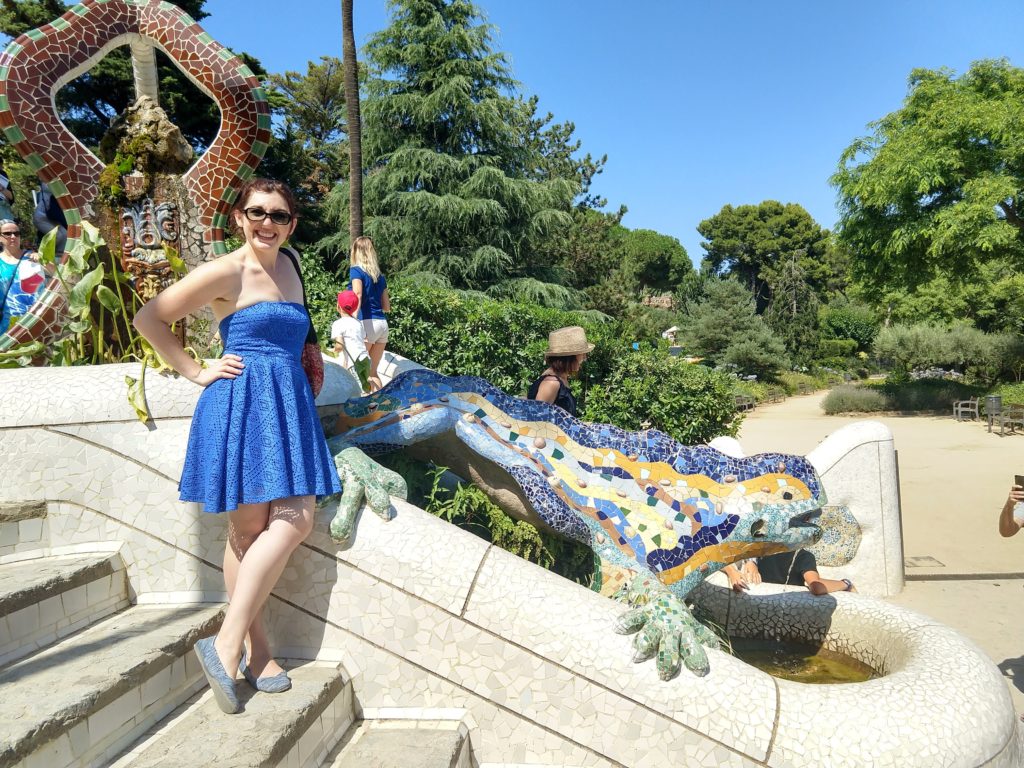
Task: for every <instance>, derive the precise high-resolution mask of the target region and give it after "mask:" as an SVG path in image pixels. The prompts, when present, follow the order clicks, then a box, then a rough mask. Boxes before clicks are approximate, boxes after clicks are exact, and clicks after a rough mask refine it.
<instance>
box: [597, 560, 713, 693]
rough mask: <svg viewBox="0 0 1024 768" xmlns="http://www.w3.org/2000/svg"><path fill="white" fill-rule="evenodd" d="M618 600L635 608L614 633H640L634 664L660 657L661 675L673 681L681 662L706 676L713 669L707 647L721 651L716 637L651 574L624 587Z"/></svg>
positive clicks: (619, 620)
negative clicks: (710, 665) (709, 661)
mask: <svg viewBox="0 0 1024 768" xmlns="http://www.w3.org/2000/svg"><path fill="white" fill-rule="evenodd" d="M616 598H618V599H620V600H623V601H624V602H627V603H629V604H630V605H631V606H634V607H633V608H632V609H631V610H629V611H627V612H626V613H624V614H623V615H622V616H620V617H619V619H618V621H617V622H616V624H615V631H616V632H619V633H620V634H623V635H629V634H632V633H634V632H638V634H637V636H636V638H635V639H634V640H633V648H634V650H635V653H634V655H633V661H636V662H640V661H646V660H647V659H649V658H651V657H652V656H655V655H657V666H658V676H659V677H660V678H661V679H662V680H671V679H672V678H673V677H675V676H676V675H677V674H678V673H679V668H680V662H682V663H683V664H685V665H686V668H687V669H688V670H690V671H691V672H693V673H694V674H696V675H699V676H701V677H703V676H704V675H706V674H707V673H708V670H709V669H710V667H709V665H708V656H707V654H706V653H705V652H704V646H707V647H709V648H718V647H719V642H718V638H717V637H716V636H715V634H714V633H713V632H712V631H711V630H709V629H708V628H707V627H705V626H704V625H703V624H701V623H700V622H699V621H697V620H696V619H695V618H693V614H691V613H690V609H689V608H688V607H687V606H686V603H684V602H683V601H682V600H681V599H680V598H678V597H676V596H675V595H673V594H672V593H671V592H669V590H668V589H667V588H666V587H665V585H663V584H662V583H661V582H659V581H658V580H657V579H655V578H654V577H653V576H650V575H648V574H641V575H639V576H637V577H636V578H635V579H633V581H632V582H631V583H630V584H629V585H627V586H624V587H623V588H622V589H621V590H620V591H619V593H618V594H617V595H616Z"/></svg>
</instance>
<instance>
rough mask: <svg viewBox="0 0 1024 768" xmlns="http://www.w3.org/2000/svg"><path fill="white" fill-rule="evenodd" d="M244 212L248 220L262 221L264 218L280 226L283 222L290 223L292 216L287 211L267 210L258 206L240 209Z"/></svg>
mask: <svg viewBox="0 0 1024 768" xmlns="http://www.w3.org/2000/svg"><path fill="white" fill-rule="evenodd" d="M242 213H244V214H245V218H247V219H248V220H249V221H263V220H264V219H270V221H271V222H272V223H274V224H279V225H281V226H282V227H283V226H284V225H285V224H291V223H292V219H294V218H295V217H294V216H292V215H291V214H290V213H288V211H267V210H264V209H263V208H260V207H258V206H257V207H253V208H246V209H244V210H243V211H242Z"/></svg>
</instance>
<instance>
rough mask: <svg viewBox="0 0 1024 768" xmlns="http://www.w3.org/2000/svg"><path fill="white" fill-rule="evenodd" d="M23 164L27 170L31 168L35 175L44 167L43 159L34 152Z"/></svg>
mask: <svg viewBox="0 0 1024 768" xmlns="http://www.w3.org/2000/svg"><path fill="white" fill-rule="evenodd" d="M25 163H26V164H27V165H28V167H29V168H31V169H32V170H33V171H35V172H36V173H39V171H40V170H42V168H43V166H44V165H46V162H45V161H44V160H43V158H41V157H40V156H39V155H38V154H36V153H35V152H33V153H32V154H31V155H29V156H28V157H26V158H25Z"/></svg>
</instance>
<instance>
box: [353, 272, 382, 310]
mask: <svg viewBox="0 0 1024 768" xmlns="http://www.w3.org/2000/svg"><path fill="white" fill-rule="evenodd" d="M353 280H362V281H363V297H362V301H361V302H360V303H359V319H360V320H387V318H388V316H387V315H385V314H384V307H383V306H381V297H382V296H383V295H384V291H386V290H387V289H388V281H387V280H386V279H385V277H384V275H383V274H381V276H380V277H378V278H377V279H376V280H371V279H370V276H369V275H368V274H366V272H365V271H363V268H362V267H349V270H348V287H349V290H352V281H353Z"/></svg>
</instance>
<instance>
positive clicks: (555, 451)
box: [551, 448, 565, 461]
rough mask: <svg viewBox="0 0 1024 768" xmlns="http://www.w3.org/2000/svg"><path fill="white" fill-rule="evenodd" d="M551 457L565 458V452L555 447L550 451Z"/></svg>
mask: <svg viewBox="0 0 1024 768" xmlns="http://www.w3.org/2000/svg"><path fill="white" fill-rule="evenodd" d="M551 458H553V459H555V460H556V461H561V460H562V459H564V458H565V454H564V453H562V452H561V451H560V450H558V449H557V448H555V449H553V450H552V451H551Z"/></svg>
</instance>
